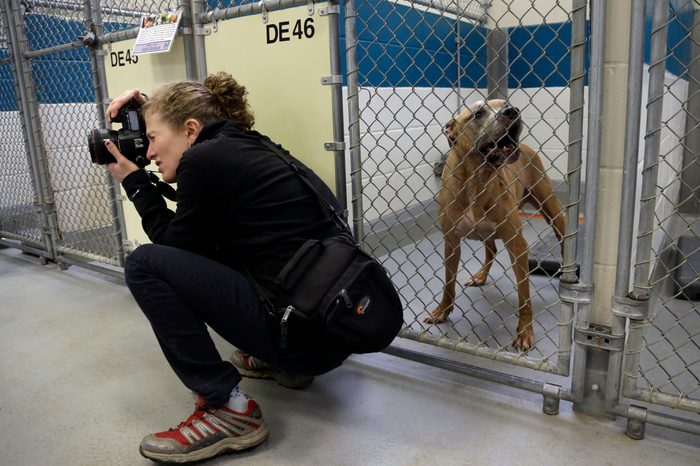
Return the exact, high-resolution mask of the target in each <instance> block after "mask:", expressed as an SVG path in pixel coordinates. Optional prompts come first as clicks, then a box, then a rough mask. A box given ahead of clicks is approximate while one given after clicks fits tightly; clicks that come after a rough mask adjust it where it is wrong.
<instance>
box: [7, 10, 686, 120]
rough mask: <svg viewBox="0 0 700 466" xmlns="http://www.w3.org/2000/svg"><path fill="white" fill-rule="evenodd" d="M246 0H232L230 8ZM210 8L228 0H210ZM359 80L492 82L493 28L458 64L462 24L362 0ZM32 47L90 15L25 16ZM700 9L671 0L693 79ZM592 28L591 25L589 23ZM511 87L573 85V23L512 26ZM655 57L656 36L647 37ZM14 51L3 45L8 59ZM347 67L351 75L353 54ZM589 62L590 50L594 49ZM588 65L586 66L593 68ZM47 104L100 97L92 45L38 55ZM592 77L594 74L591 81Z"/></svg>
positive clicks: (679, 66)
mask: <svg viewBox="0 0 700 466" xmlns="http://www.w3.org/2000/svg"><path fill="white" fill-rule="evenodd" d="M240 1H241V0H226V2H227V3H226V6H230V5H235V4H239V3H240ZM647 1H648V3H649V6H648V10H647V37H648V36H649V34H650V31H651V2H652V0H647ZM209 5H210V7H216V6H220V5H219V3H218V2H217V1H215V0H209ZM357 11H358V22H357V34H358V38H359V44H358V47H357V59H358V64H359V84H360V85H361V86H365V87H412V86H419V87H445V88H451V87H455V86H456V83H457V81H458V80H459V79H460V77H461V82H460V84H461V86H462V87H463V88H485V87H486V86H487V82H486V65H487V62H488V59H487V48H486V37H487V33H488V30H487V29H486V28H484V27H482V26H477V25H470V24H468V23H466V22H462V23H460V26H459V29H460V36H461V41H462V48H461V49H460V52H459V62H460V63H459V66H458V64H457V59H456V58H455V57H456V55H457V46H458V44H457V41H456V40H455V38H456V22H455V20H453V19H450V18H446V17H441V16H440V15H437V14H433V13H426V12H423V11H420V10H417V9H413V8H409V7H406V6H403V5H397V4H395V3H390V2H388V1H386V0H379V1H370V0H358V1H357ZM343 15H344V11H343V9H341V17H340V20H339V21H340V31H341V51H344V50H345V28H344V26H345V21H344V17H343ZM24 19H25V27H26V30H27V37H28V41H29V47H30V49H31V50H37V49H43V48H47V47H52V46H55V45H60V44H65V43H70V42H73V41H75V40H76V39H77V38H78V36H80V35H81V34H83V33H84V24H83V22H82V21H74V20H69V19H62V18H57V17H54V16H44V15H38V14H26V15H25V16H24ZM692 24H693V7H692V2H690V1H689V0H671V15H670V20H669V24H668V34H669V40H668V50H669V55H668V58H667V60H666V66H667V69H668V71H669V72H671V73H673V74H675V75H676V76H680V77H682V78H685V79H687V76H686V67H687V66H688V64H689V63H690V59H691V56H690V53H691V40H690V31H691V28H692ZM125 27H127V25H126V24H122V23H106V24H105V30H106V31H107V32H111V31H116V30H122V29H124V28H125ZM587 29H588V28H587ZM507 33H508V36H509V44H508V57H509V67H510V74H509V76H508V85H509V87H511V88H541V87H550V86H566V85H567V83H568V81H569V76H570V67H571V59H570V57H569V55H568V50H569V44H570V43H571V23H568V22H565V23H553V24H539V25H535V26H519V27H513V28H509V29H507ZM646 42H647V43H646V61H647V63H648V62H649V41H648V40H647V41H646ZM6 56H7V50H0V58H3V57H6ZM341 57H342V68H343V69H342V71H343V77H345V72H346V67H345V56H344V53H341ZM586 60H588V53H586ZM588 66H589V64H588V62H587V63H586V67H585V68H586V70H587V69H588ZM32 69H33V71H34V73H35V83H36V87H37V96H38V99H39V102H40V103H64V102H93V101H94V90H93V88H92V74H91V71H90V59H89V55H88V51H87V50H86V49H84V48H77V49H73V50H67V51H63V52H53V53H50V54H45V55H42V56H39V57H35V58H34V59H32ZM587 82H588V78H587V76H586V83H587ZM16 109H17V103H16V96H15V90H14V85H13V81H12V73H11V67H10V65H0V110H16Z"/></svg>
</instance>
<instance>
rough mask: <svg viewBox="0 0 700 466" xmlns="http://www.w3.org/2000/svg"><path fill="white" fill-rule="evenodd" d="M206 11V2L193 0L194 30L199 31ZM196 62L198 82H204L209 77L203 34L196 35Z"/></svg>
mask: <svg viewBox="0 0 700 466" xmlns="http://www.w3.org/2000/svg"><path fill="white" fill-rule="evenodd" d="M204 11H206V3H205V1H204V0H192V30H193V31H198V30H199V29H201V27H202V24H201V23H200V22H199V19H198V18H199V17H200V15H201V14H202V13H203V12H204ZM194 61H195V64H196V67H197V73H196V75H197V77H196V79H197V80H198V81H201V80H203V79H204V78H205V77H206V76H207V54H206V51H205V49H204V36H203V35H202V34H197V33H196V32H195V35H194Z"/></svg>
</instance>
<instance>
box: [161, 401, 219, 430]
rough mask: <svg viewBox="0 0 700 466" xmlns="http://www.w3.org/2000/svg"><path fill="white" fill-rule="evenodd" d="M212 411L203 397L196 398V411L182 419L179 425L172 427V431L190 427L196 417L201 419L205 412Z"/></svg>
mask: <svg viewBox="0 0 700 466" xmlns="http://www.w3.org/2000/svg"><path fill="white" fill-rule="evenodd" d="M210 411H211V408H209V406H207V404H206V402H205V401H204V400H203V399H201V398H199V399H198V398H195V406H194V412H193V413H192V414H190V416H189V417H188V418H187V419H185V420H184V421H182V422H181V423H180V424H178V425H177V427H171V428H170V429H168V430H170V431H174V430H180V429H182V428H183V427H189V426H190V425H192V423H193V422H194V421H195V419H201V418H203V417H204V415H205V414H207V413H208V412H210Z"/></svg>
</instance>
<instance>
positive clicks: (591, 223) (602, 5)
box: [579, 0, 606, 313]
mask: <svg viewBox="0 0 700 466" xmlns="http://www.w3.org/2000/svg"><path fill="white" fill-rule="evenodd" d="M605 9H606V0H591V64H590V67H589V71H588V73H589V80H588V82H589V84H588V102H589V103H588V141H587V146H586V192H585V200H584V210H583V218H585V219H586V220H585V221H586V231H587V233H588V234H586V235H583V238H582V247H581V277H580V279H579V282H580V283H584V284H586V285H591V284H593V262H594V257H595V234H594V232H595V231H596V230H595V227H596V222H595V217H596V209H597V207H598V179H599V178H600V176H599V175H600V174H599V171H600V139H601V129H602V126H603V119H602V115H601V114H602V109H603V62H604V60H605ZM582 307H585V308H586V310H585V311H584V312H586V313H587V311H588V309H587V308H588V305H584V306H580V307H579V312H581V310H582V309H581V308H582Z"/></svg>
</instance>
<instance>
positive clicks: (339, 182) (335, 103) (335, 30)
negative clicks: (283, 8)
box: [328, 0, 348, 209]
mask: <svg viewBox="0 0 700 466" xmlns="http://www.w3.org/2000/svg"><path fill="white" fill-rule="evenodd" d="M329 5H331V6H336V7H337V6H338V0H331V1H330V2H329ZM338 11H339V10H338ZM339 16H340V14H339V13H331V14H329V15H328V35H329V37H330V44H329V49H330V64H331V76H340V75H341V74H342V69H341V64H340V62H341V60H340V25H339V21H340V19H339ZM331 99H332V109H333V115H332V118H333V142H335V143H338V142H340V143H343V145H344V144H345V122H344V121H343V83H342V82H339V83H335V84H331ZM333 153H334V155H335V194H336V197H337V198H338V202H340V205H341V206H342V207H343V209H347V205H348V196H347V193H346V190H347V187H346V179H345V149H342V150H334V151H333Z"/></svg>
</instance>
